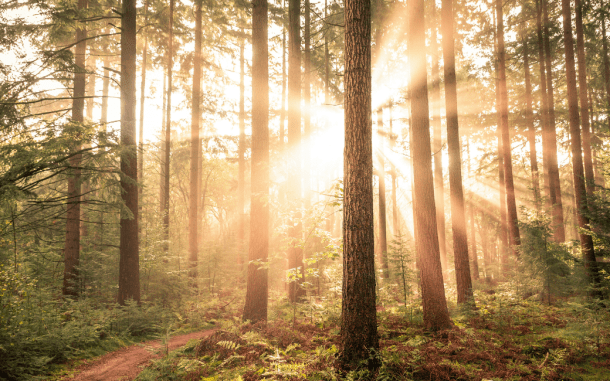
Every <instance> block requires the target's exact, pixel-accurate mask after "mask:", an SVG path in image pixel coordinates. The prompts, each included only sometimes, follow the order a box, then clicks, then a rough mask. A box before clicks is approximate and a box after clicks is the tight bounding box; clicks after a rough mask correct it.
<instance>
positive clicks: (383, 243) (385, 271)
mask: <svg viewBox="0 0 610 381" xmlns="http://www.w3.org/2000/svg"><path fill="white" fill-rule="evenodd" d="M377 131H378V132H379V135H380V138H381V139H380V140H381V144H380V152H379V153H378V156H377V157H378V159H379V170H378V172H379V176H378V177H379V256H380V258H379V259H380V261H379V262H380V265H381V271H382V273H381V276H382V277H383V278H385V279H387V278H389V277H390V273H389V267H388V236H387V216H386V202H385V201H386V200H385V159H384V157H383V154H384V152H383V146H384V144H383V141H384V139H386V136H387V135H386V134H385V131H384V130H383V108H381V107H380V108H378V109H377Z"/></svg>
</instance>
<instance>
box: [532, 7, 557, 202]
mask: <svg viewBox="0 0 610 381" xmlns="http://www.w3.org/2000/svg"><path fill="white" fill-rule="evenodd" d="M536 32H537V35H538V63H539V68H540V105H541V107H540V108H541V110H540V115H541V122H540V123H541V125H542V166H543V180H544V181H543V184H544V190H545V194H546V196H547V197H546V203H545V205H546V208H547V209H548V210H551V209H552V207H553V204H554V203H555V188H553V187H552V186H551V175H550V173H549V171H550V168H551V159H550V152H551V134H550V133H549V129H550V126H549V115H548V114H549V103H548V93H547V89H546V69H545V65H544V62H545V55H544V39H543V37H542V5H541V3H540V0H536Z"/></svg>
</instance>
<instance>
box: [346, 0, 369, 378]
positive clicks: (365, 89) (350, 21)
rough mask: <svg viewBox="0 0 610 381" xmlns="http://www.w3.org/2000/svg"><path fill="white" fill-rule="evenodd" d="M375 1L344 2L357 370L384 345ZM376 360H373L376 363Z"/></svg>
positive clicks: (350, 302) (349, 280) (350, 351)
mask: <svg viewBox="0 0 610 381" xmlns="http://www.w3.org/2000/svg"><path fill="white" fill-rule="evenodd" d="M371 82H372V81H371V2H370V0H346V1H345V103H344V104H345V149H344V151H343V152H344V162H343V163H344V167H343V173H344V201H343V242H344V244H343V245H344V246H343V291H342V300H343V303H342V305H341V339H340V340H341V347H342V348H341V354H340V357H339V361H340V363H341V364H342V366H343V368H347V369H355V368H358V367H359V366H360V363H361V361H363V360H366V359H368V358H369V356H370V353H371V352H370V351H371V350H375V351H377V350H378V349H379V336H378V335H377V310H376V306H375V301H376V296H375V252H374V230H373V229H374V227H373V141H372V123H371ZM376 365H377V364H376V362H369V367H375V366H376Z"/></svg>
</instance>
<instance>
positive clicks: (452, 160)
mask: <svg viewBox="0 0 610 381" xmlns="http://www.w3.org/2000/svg"><path fill="white" fill-rule="evenodd" d="M442 5H443V6H442V10H441V25H442V31H443V62H444V66H443V67H444V71H445V73H444V74H445V113H446V115H447V148H448V151H449V192H450V194H451V230H452V231H453V258H454V263H455V280H456V283H457V301H458V303H466V302H474V299H473V294H472V278H471V277H470V266H469V259H468V236H467V232H466V213H465V210H464V190H463V187H462V159H461V157H460V152H461V150H462V149H461V148H462V147H461V146H460V131H459V124H458V108H457V80H456V77H455V52H454V38H453V18H454V16H453V0H443V2H442Z"/></svg>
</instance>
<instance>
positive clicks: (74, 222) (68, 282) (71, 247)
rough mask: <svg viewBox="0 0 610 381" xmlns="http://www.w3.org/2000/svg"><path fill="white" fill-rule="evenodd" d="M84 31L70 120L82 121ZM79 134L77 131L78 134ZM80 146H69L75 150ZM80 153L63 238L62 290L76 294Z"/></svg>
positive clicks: (83, 3) (81, 4)
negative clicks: (64, 236) (64, 237)
mask: <svg viewBox="0 0 610 381" xmlns="http://www.w3.org/2000/svg"><path fill="white" fill-rule="evenodd" d="M77 6H78V9H79V10H82V9H85V8H87V0H78V5H77ZM86 38H87V31H86V30H85V28H84V26H81V27H79V28H78V29H77V30H76V48H75V54H74V58H75V62H74V63H75V66H76V70H75V72H74V93H73V94H74V99H73V100H72V121H73V122H75V123H83V121H84V111H85V98H84V97H85V86H86V83H85V82H86V76H85V70H86V69H85V59H86V58H85V57H86V53H87V43H86ZM77 135H78V134H77ZM80 149H81V147H80V146H79V145H76V146H74V147H72V150H73V151H74V152H78V151H80ZM81 160H82V154H80V153H79V154H76V155H74V156H73V157H72V158H71V159H70V161H69V163H70V167H71V168H72V170H71V173H70V176H69V177H68V197H67V201H66V239H65V246H64V279H63V287H62V294H63V295H64V296H72V297H77V296H78V294H79V289H78V285H79V280H78V279H79V274H78V266H79V264H80V197H81V180H80V177H81V170H80V164H81Z"/></svg>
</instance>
